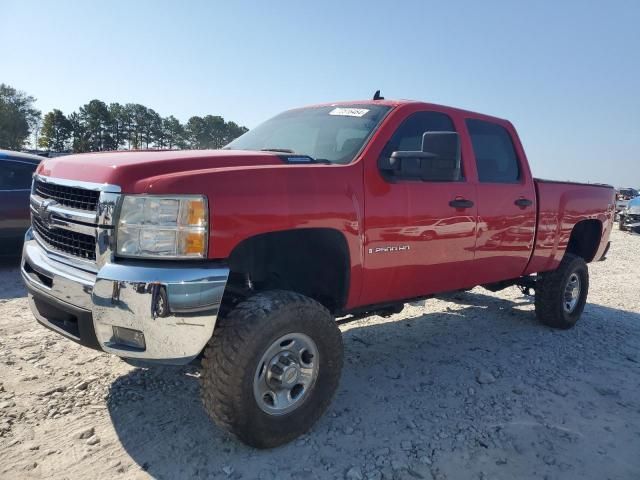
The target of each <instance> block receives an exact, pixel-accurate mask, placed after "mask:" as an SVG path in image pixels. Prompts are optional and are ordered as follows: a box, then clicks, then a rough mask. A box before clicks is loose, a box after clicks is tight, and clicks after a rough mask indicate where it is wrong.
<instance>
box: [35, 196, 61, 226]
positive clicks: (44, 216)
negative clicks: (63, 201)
mask: <svg viewBox="0 0 640 480" xmlns="http://www.w3.org/2000/svg"><path fill="white" fill-rule="evenodd" d="M57 204H58V202H56V201H55V200H53V199H51V198H47V199H45V200H43V201H42V203H41V204H40V205H39V206H38V215H40V221H41V222H42V223H44V225H45V226H46V227H47V228H49V224H50V223H51V214H52V212H51V210H50V208H51V207H52V206H54V205H57Z"/></svg>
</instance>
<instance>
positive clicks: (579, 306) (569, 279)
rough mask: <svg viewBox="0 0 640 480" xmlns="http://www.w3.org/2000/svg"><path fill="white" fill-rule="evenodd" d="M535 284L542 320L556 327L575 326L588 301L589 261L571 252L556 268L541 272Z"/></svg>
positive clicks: (538, 309)
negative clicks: (586, 261) (587, 262)
mask: <svg viewBox="0 0 640 480" xmlns="http://www.w3.org/2000/svg"><path fill="white" fill-rule="evenodd" d="M535 288H536V299H535V305H536V316H537V317H538V320H539V321H540V322H541V323H543V324H545V325H547V326H549V327H552V328H559V329H563V330H566V329H569V328H572V327H573V326H575V324H576V322H577V321H578V319H579V318H580V316H581V315H582V311H583V310H584V306H585V303H586V302H587V294H588V293H589V269H588V268H587V264H586V263H585V261H584V260H583V259H582V258H581V257H578V256H577V255H573V254H570V253H567V254H565V256H564V258H563V259H562V262H560V265H559V266H558V268H557V269H556V270H553V271H551V272H545V273H541V274H540V275H539V276H538V279H537V280H536V287H535Z"/></svg>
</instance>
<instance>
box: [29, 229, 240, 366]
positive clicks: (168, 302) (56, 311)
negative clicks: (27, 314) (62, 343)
mask: <svg viewBox="0 0 640 480" xmlns="http://www.w3.org/2000/svg"><path fill="white" fill-rule="evenodd" d="M54 257H55V256H54V255H50V254H49V253H48V252H47V251H45V250H44V249H43V248H42V247H41V246H40V245H39V244H38V242H37V241H36V240H35V239H33V237H32V236H31V235H30V233H27V237H26V239H25V244H24V249H23V255H22V262H21V270H22V276H23V278H24V281H25V283H26V285H27V287H28V290H29V303H30V305H31V309H32V311H33V313H34V315H35V316H36V319H38V321H39V322H40V323H42V324H43V325H45V326H47V327H49V328H51V329H52V330H55V331H57V332H58V333H61V334H62V335H64V336H66V337H68V338H71V339H72V340H75V341H77V342H79V343H82V344H84V345H87V346H90V347H94V348H99V349H101V350H103V351H105V352H108V353H113V354H115V355H118V356H120V357H124V358H130V359H138V360H143V361H148V362H157V363H166V364H185V363H188V362H190V361H191V360H192V359H194V358H195V357H196V356H197V355H198V354H199V353H200V352H201V351H202V349H203V348H204V346H205V345H206V343H207V342H208V341H209V339H210V338H211V335H212V334H213V329H214V327H215V323H216V319H217V315H218V309H219V307H220V303H221V302H222V295H223V293H224V289H225V286H226V283H227V278H228V276H229V269H228V268H227V267H226V266H225V265H224V264H222V263H220V262H207V263H187V262H181V263H172V262H168V261H165V262H161V261H157V262H147V261H137V262H134V261H130V262H122V263H106V264H104V265H103V266H102V267H100V269H99V270H98V272H97V273H92V272H88V271H84V270H81V269H78V268H75V267H71V266H69V265H66V264H65V263H63V262H59V261H57V260H55V258H54ZM114 327H120V328H114ZM123 328H124V329H130V330H129V331H135V332H139V334H136V335H138V337H136V338H142V343H141V344H140V345H137V346H132V345H131V344H130V343H127V342H124V343H123V341H122V340H121V339H120V337H119V336H118V332H121V331H126V330H122V329H123ZM140 334H141V335H143V336H144V337H140V336H139V335H140Z"/></svg>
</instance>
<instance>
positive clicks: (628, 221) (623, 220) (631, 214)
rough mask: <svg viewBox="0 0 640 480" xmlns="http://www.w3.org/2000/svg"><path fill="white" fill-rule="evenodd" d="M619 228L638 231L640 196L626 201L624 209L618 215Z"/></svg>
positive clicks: (639, 225) (639, 223)
mask: <svg viewBox="0 0 640 480" xmlns="http://www.w3.org/2000/svg"><path fill="white" fill-rule="evenodd" d="M618 225H619V226H620V230H631V231H632V232H635V233H640V196H638V197H635V198H632V199H631V200H629V201H628V202H627V205H626V207H625V208H624V210H622V211H621V212H620V216H619V217H618Z"/></svg>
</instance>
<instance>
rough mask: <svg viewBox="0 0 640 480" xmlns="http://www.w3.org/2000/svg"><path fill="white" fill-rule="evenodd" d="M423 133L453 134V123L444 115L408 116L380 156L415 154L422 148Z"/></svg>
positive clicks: (422, 114)
mask: <svg viewBox="0 0 640 480" xmlns="http://www.w3.org/2000/svg"><path fill="white" fill-rule="evenodd" d="M424 132H455V128H454V127H453V122H452V121H451V119H450V118H449V117H448V116H447V115H445V114H444V113H439V112H417V113H414V114H413V115H411V116H409V117H408V118H407V119H406V120H405V121H404V122H402V125H400V126H399V127H398V129H397V130H396V131H395V133H394V134H393V136H392V137H391V139H390V140H389V142H387V145H386V146H385V147H384V150H383V152H382V156H386V157H389V156H391V154H392V153H393V152H411V151H413V152H415V151H419V150H420V149H421V148H422V135H423V134H424Z"/></svg>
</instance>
